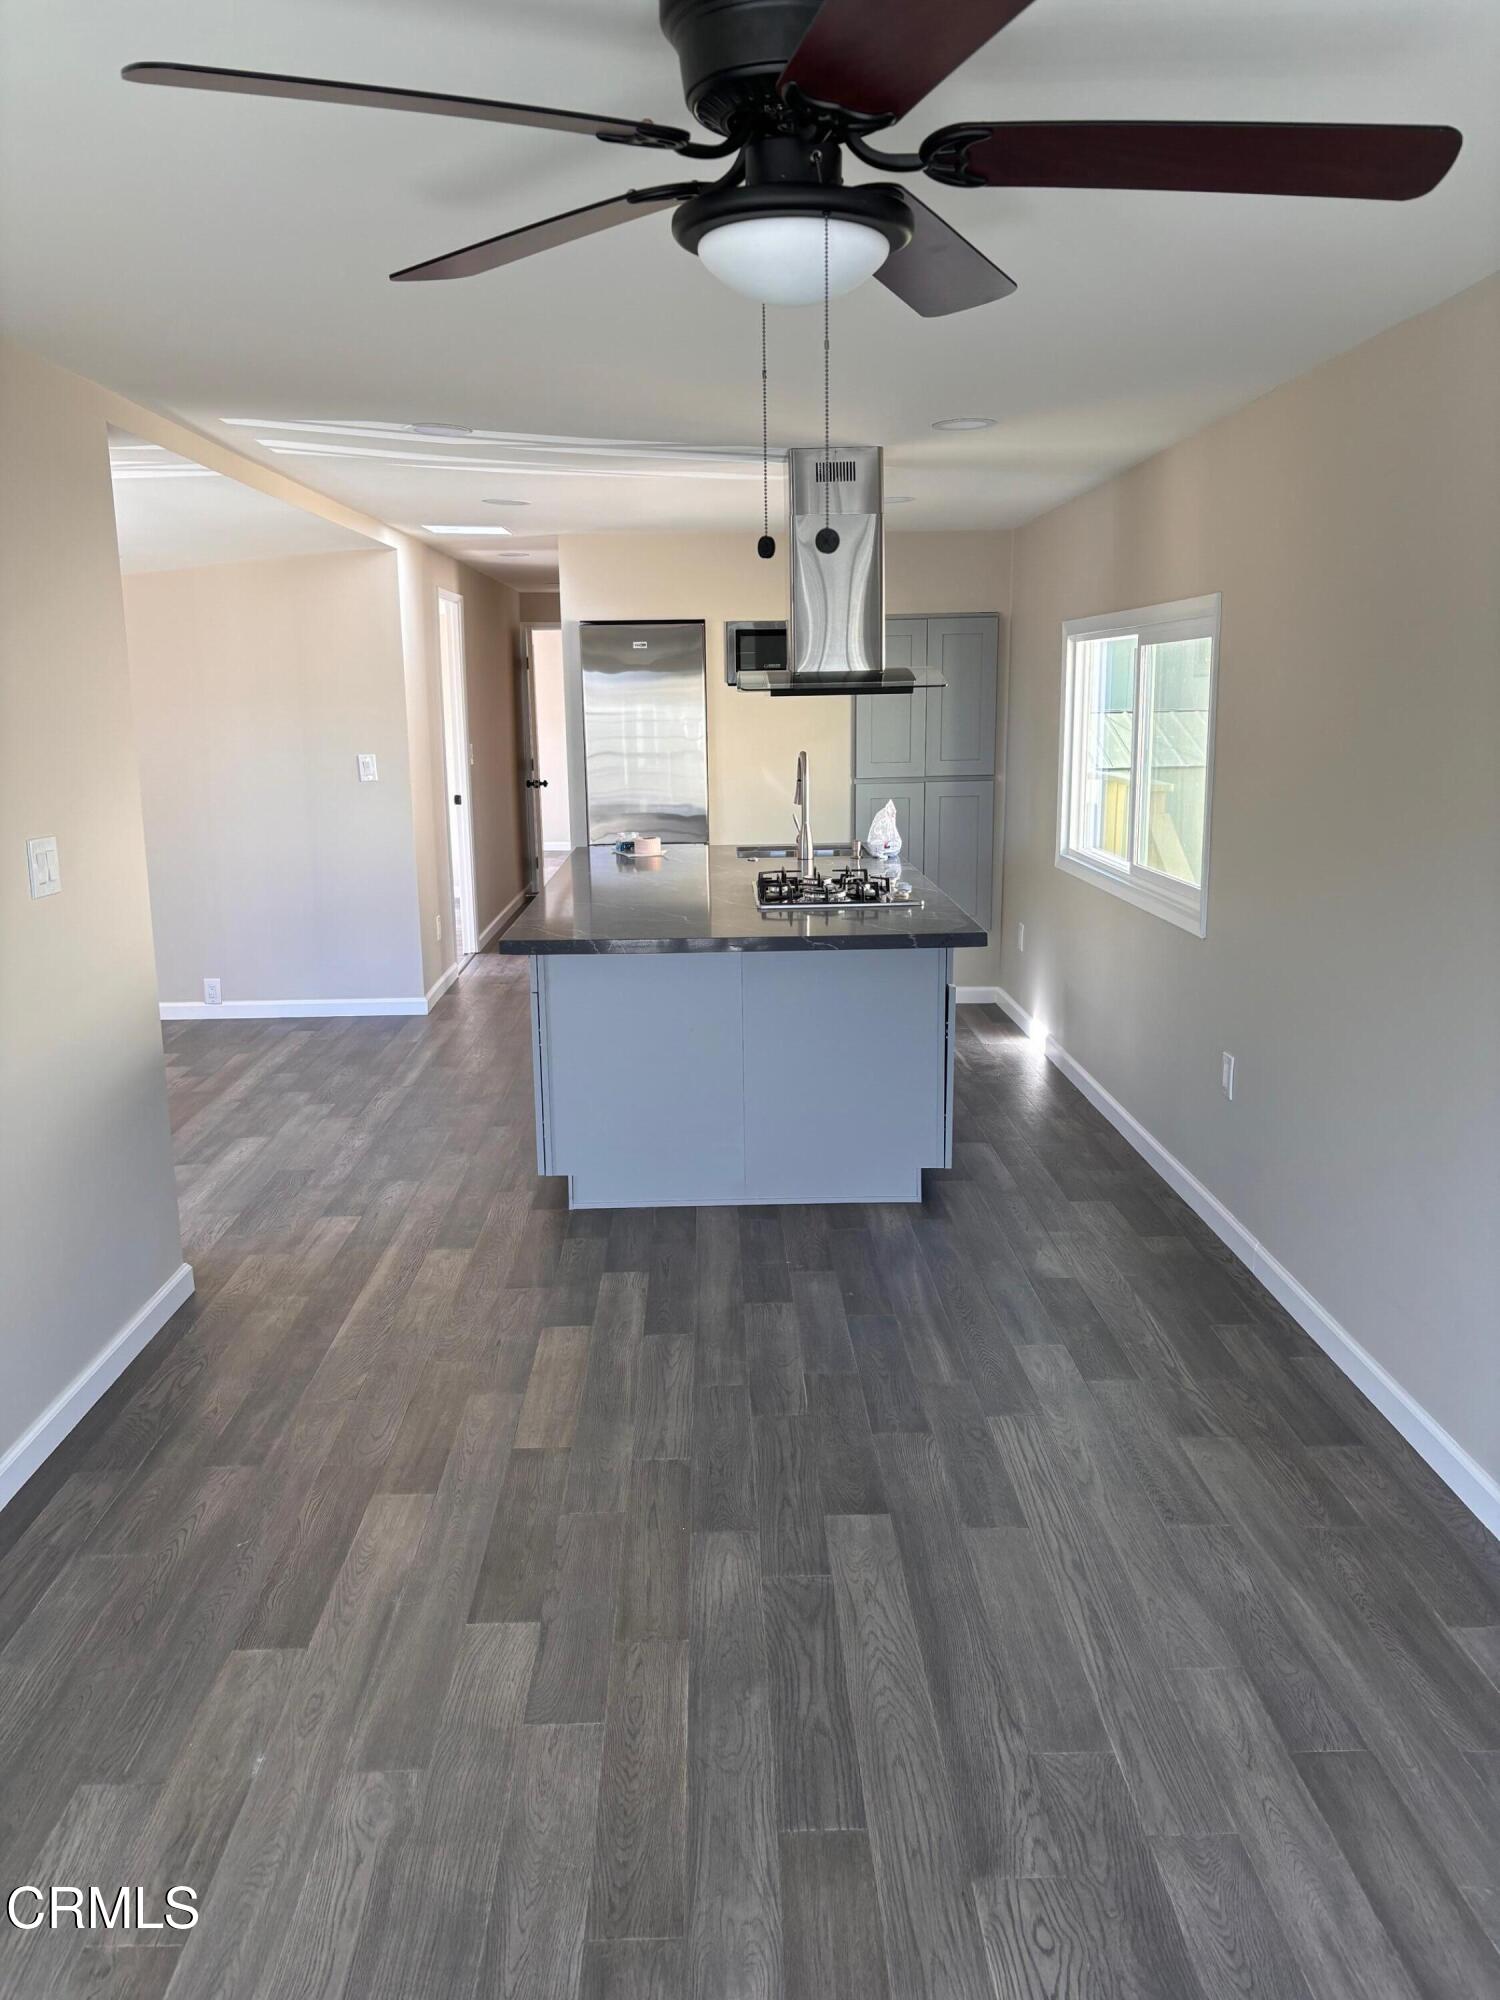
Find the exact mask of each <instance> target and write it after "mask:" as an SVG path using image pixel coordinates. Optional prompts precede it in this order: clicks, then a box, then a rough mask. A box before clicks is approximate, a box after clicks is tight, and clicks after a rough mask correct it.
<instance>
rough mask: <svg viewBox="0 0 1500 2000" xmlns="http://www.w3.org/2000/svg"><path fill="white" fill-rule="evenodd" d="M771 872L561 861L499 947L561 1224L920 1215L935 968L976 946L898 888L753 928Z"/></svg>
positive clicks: (543, 1167) (929, 904) (705, 861)
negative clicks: (505, 957)
mask: <svg viewBox="0 0 1500 2000" xmlns="http://www.w3.org/2000/svg"><path fill="white" fill-rule="evenodd" d="M767 852H769V850H768V851H767ZM768 865H774V864H770V863H768V861H767V859H766V858H764V857H757V856H755V855H752V854H747V853H745V852H743V851H741V850H737V849H735V848H732V847H700V846H688V845H681V846H669V847H666V848H665V849H664V850H663V852H662V854H661V855H660V856H659V857H656V858H652V859H642V860H626V859H624V858H622V857H620V856H618V855H616V854H615V852H614V851H613V849H611V848H608V847H580V848H575V849H574V850H573V853H572V854H571V855H570V856H569V858H568V860H567V861H566V862H564V863H563V865H562V867H561V868H559V869H558V871H557V872H556V873H555V874H554V875H553V876H552V877H551V878H550V879H549V880H548V881H547V882H546V884H545V885H544V886H543V888H542V890H541V893H540V894H539V895H538V896H537V897H536V898H535V900H534V901H533V902H532V903H531V904H530V905H529V906H528V907H527V908H526V909H525V910H524V911H523V912H522V914H521V916H520V917H518V918H517V920H516V921H515V923H514V924H512V925H511V927H510V929H509V930H508V931H507V932H506V933H505V934H504V936H503V937H501V938H500V939H499V941H498V943H497V946H496V949H497V950H498V951H500V952H504V953H510V954H513V955H524V956H525V957H526V958H528V959H529V961H530V971H531V1007H532V1060H533V1066H534V1076H535V1085H536V1133H537V1167H538V1171H539V1172H541V1173H544V1174H566V1175H567V1177H568V1188H569V1204H570V1206H571V1207H574V1208H638V1207H648V1206H649V1207H673V1206H688V1207H696V1206H708V1205H712V1204H718V1203H724V1202H842V1201H920V1200H921V1197H922V1170H923V1168H924V1167H940V1166H946V1165H947V1164H949V1161H950V1159H951V1149H952V1114H953V997H954V996H953V984H952V954H953V952H954V951H955V950H957V949H958V948H960V947H964V946H971V945H982V944H984V943H985V942H986V934H985V932H984V930H983V929H982V928H981V927H980V926H979V925H978V924H976V923H975V922H974V920H973V919H972V918H971V917H969V916H967V915H966V914H965V913H964V912H963V911H962V910H960V909H959V908H958V906H957V905H956V904H955V903H953V902H952V901H951V900H950V899H949V898H948V897H946V896H945V895H943V893H942V891H941V890H940V889H938V888H937V887H936V885H935V884H934V883H932V882H929V881H928V880H927V879H926V877H925V876H922V875H919V874H916V873H915V872H914V871H912V870H906V871H904V873H903V875H902V878H901V879H902V881H903V883H904V884H906V885H909V887H910V890H911V897H910V900H909V901H907V902H896V903H883V904H878V905H868V906H858V905H851V906H849V907H845V908H841V909H838V910H833V911H827V912H824V911H818V912H804V911H801V910H797V909H778V910H771V911H763V910H761V909H759V908H758V907H757V904H756V876H757V873H758V872H759V870H760V869H762V868H765V867H766V866H768Z"/></svg>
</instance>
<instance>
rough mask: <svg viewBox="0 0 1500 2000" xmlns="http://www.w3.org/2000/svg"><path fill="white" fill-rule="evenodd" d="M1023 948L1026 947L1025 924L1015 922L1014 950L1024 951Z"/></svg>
mask: <svg viewBox="0 0 1500 2000" xmlns="http://www.w3.org/2000/svg"><path fill="white" fill-rule="evenodd" d="M1025 949H1026V926H1025V925H1024V924H1017V925H1016V950H1017V951H1024V950H1025Z"/></svg>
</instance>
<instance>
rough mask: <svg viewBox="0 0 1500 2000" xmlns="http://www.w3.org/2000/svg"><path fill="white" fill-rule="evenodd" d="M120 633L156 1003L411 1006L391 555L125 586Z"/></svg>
mask: <svg viewBox="0 0 1500 2000" xmlns="http://www.w3.org/2000/svg"><path fill="white" fill-rule="evenodd" d="M125 622H126V632H127V636H128V639H129V645H130V665H131V685H132V693H133V697H134V708H135V721H136V739H137V743H138V745H139V751H140V760H141V787H142V796H143V800H144V807H145V822H146V847H147V855H148V859H149V865H150V876H151V912H152V919H153V923H154V926H155V936H156V964H157V975H158V980H159V985H160V992H161V998H162V999H163V1000H164V1001H193V1002H201V1000H202V998H203V979H204V977H205V975H211V976H214V977H217V978H219V979H220V980H221V981H222V986H223V997H224V999H225V1001H226V1002H233V1001H243V1000H259V1001H270V1000H336V999H367V1000H377V999H390V998H405V999H414V998H419V997H420V995H421V993H422V991H423V986H422V978H421V973H422V965H421V954H420V952H419V950H418V929H417V923H418V919H417V888H416V862H415V853H414V844H413V829H412V806H411V789H410V777H409V772H408V768H407V754H406V707H405V692H404V685H403V677H402V675H403V663H402V651H401V619H400V605H399V601H398V596H397V587H396V557H395V554H394V553H393V552H391V551H388V550H375V551H371V552H370V553H368V554H366V553H362V552H361V553H353V552H351V553H349V554H343V555H317V556H293V557H287V558H283V559H281V560H277V561H270V562H238V563H221V564H215V565H212V566H209V567H205V568H201V569H185V570H163V571H156V572H152V573H150V574H145V575H138V576H130V577H127V578H126V579H125ZM365 750H368V751H373V752H374V753H375V756H376V758H377V760H378V769H379V774H380V775H379V780H378V782H377V783H375V784H361V783H360V781H359V777H358V773H357V769H356V763H355V759H356V756H357V754H358V753H359V752H360V751H365Z"/></svg>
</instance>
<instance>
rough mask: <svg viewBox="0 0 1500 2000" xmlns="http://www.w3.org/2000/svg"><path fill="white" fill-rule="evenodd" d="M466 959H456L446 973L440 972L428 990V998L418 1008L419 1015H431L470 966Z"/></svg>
mask: <svg viewBox="0 0 1500 2000" xmlns="http://www.w3.org/2000/svg"><path fill="white" fill-rule="evenodd" d="M468 962H469V961H468V960H467V959H466V958H456V959H455V960H454V961H453V963H452V965H450V966H449V967H448V970H447V971H446V972H440V973H439V974H438V976H437V978H436V979H435V980H434V981H433V982H432V984H431V985H430V986H429V987H428V989H427V998H426V999H425V1000H424V1001H422V1002H421V1004H420V1005H419V1006H418V1008H417V1010H416V1011H417V1012H418V1013H419V1014H430V1013H431V1012H432V1010H433V1008H434V1007H435V1006H436V1005H437V1003H438V1002H439V1000H441V999H442V997H443V995H444V994H445V993H446V992H447V991H448V988H449V987H450V986H451V985H452V984H453V982H454V980H455V979H457V977H458V975H459V974H460V973H461V972H462V971H463V969H464V967H465V966H466V965H467V964H468Z"/></svg>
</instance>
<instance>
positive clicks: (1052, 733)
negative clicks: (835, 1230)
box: [1000, 279, 1500, 1475]
mask: <svg viewBox="0 0 1500 2000" xmlns="http://www.w3.org/2000/svg"><path fill="white" fill-rule="evenodd" d="M1497 439H1500V279H1492V280H1490V281H1489V282H1487V283H1486V284H1484V285H1481V286H1479V287H1477V288H1476V289H1474V290H1472V291H1470V292H1467V293H1465V294H1464V295H1462V296H1461V297H1459V298H1457V299H1455V300H1452V301H1450V302H1449V303H1448V304H1446V305H1443V306H1440V307H1438V308H1437V309H1436V310H1435V311H1432V312H1429V313H1426V314H1424V315H1422V316H1421V317H1420V318H1417V319H1414V320H1411V321H1408V322H1407V323H1406V324H1405V325H1402V326H1399V327H1396V328H1394V329H1393V330H1391V331H1390V332H1388V333H1385V334H1382V335H1380V336H1379V337H1378V338H1377V339H1374V340H1372V341H1369V342H1368V343H1366V344H1365V345H1364V346H1362V347H1359V348H1356V349H1355V350H1354V351H1353V352H1352V353H1349V354H1346V355H1344V356H1342V357H1340V358H1339V359H1338V360H1336V361H1333V362H1331V363H1329V364H1328V365H1327V366H1325V367H1323V368H1320V369H1318V370H1317V371H1315V372H1314V373H1313V374H1311V375H1308V376H1305V377H1304V378H1302V379H1301V380H1299V381H1297V382H1294V383H1291V384H1289V385H1287V386H1286V387H1284V388H1282V389H1279V390H1277V391H1276V392H1275V393H1273V394H1271V395H1269V396H1267V397H1265V398H1264V399H1263V400H1262V401H1260V402H1258V403H1255V404H1252V405H1251V406H1250V407H1249V408H1247V409H1245V410H1242V411H1240V412H1239V413H1238V414H1236V415H1235V416H1232V417H1230V418H1228V419H1227V420H1225V421H1224V422H1222V423H1219V424H1216V425H1214V426H1213V427H1212V428H1210V429H1209V430H1206V431H1204V432H1202V433H1200V434H1199V435H1198V436H1197V437H1194V438H1192V439H1190V440H1188V441H1187V442H1186V443H1184V444H1181V445H1178V446H1176V447H1175V448H1174V449H1172V450H1170V451H1167V452H1164V453H1163V454H1162V455H1161V456H1159V457H1157V458H1155V459H1152V460H1151V461H1149V462H1148V463H1147V464H1145V465H1143V466H1140V467H1139V468H1137V469H1136V470H1135V471H1133V472H1131V473H1128V474H1126V475H1125V476H1124V477H1122V478H1120V479H1117V480H1114V481H1112V482H1111V483H1110V484H1108V485H1107V486H1104V487H1101V488H1100V489H1098V490H1097V491H1095V492H1093V493H1090V494H1087V495H1086V496H1084V497H1083V498H1082V499H1080V500H1077V501H1075V502H1073V503H1072V504H1071V505H1069V506H1067V507H1064V508H1061V509H1059V510H1058V511H1057V512H1055V513H1052V514H1049V515H1047V516H1045V517H1044V518H1042V519H1041V520H1038V521H1035V522H1033V523H1031V524H1030V525H1029V526H1027V527H1026V528H1024V529H1022V530H1021V531H1020V533H1019V537H1018V541H1017V548H1016V593H1015V606H1014V620H1013V627H1012V642H1011V685H1010V731H1009V770H1010V790H1009V812H1008V815H1007V820H1006V864H1005V885H1004V909H1005V925H1004V936H1003V940H1002V955H1001V960H1000V978H1001V981H1002V983H1003V985H1004V986H1005V987H1006V989H1007V990H1008V991H1009V992H1010V993H1011V994H1013V995H1014V996H1015V998H1016V999H1017V1000H1019V1001H1020V1002H1021V1003H1022V1004H1023V1006H1025V1007H1026V1008H1028V1009H1030V1010H1032V1011H1034V1012H1036V1013H1038V1014H1040V1015H1041V1016H1042V1017H1043V1018H1044V1019H1045V1021H1046V1023H1047V1024H1048V1026H1049V1027H1050V1029H1051V1030H1052V1032H1053V1034H1055V1035H1056V1036H1057V1038H1058V1039H1059V1040H1060V1041H1061V1042H1062V1044H1063V1045H1064V1047H1065V1048H1066V1049H1067V1050H1068V1051H1069V1052H1070V1053H1071V1054H1072V1055H1073V1056H1074V1057H1075V1058H1076V1059H1077V1060H1078V1061H1079V1062H1080V1063H1082V1064H1083V1066H1084V1067H1085V1068H1086V1069H1088V1070H1089V1071H1091V1072H1092V1073H1093V1075H1094V1076H1095V1077H1097V1078H1098V1079H1099V1080H1100V1082H1102V1083H1103V1084H1104V1085H1105V1087H1106V1088H1107V1089H1108V1090H1110V1091H1111V1092H1113V1094H1114V1095H1115V1096H1116V1097H1117V1098H1118V1099H1119V1100H1120V1101H1121V1102H1122V1103H1123V1104H1124V1105H1125V1106H1126V1108H1127V1109H1128V1110H1129V1111H1131V1112H1132V1113H1134V1115H1135V1116H1136V1117H1137V1118H1138V1119H1139V1120H1140V1121H1141V1122H1142V1123H1143V1124H1144V1125H1145V1126H1146V1127H1147V1128H1148V1129H1149V1130H1150V1131H1151V1132H1153V1133H1154V1134H1155V1135H1156V1137H1157V1138H1158V1139H1159V1140H1160V1141H1161V1142H1162V1143H1163V1144H1164V1145H1165V1146H1167V1147H1168V1148H1169V1149H1170V1150H1171V1151H1172V1152H1173V1153H1175V1154H1176V1155H1177V1156H1178V1158H1179V1159H1181V1160H1182V1161H1183V1162H1184V1163H1185V1164H1186V1165H1187V1166H1188V1168H1189V1169H1190V1170H1191V1171H1192V1172H1193V1173H1194V1174H1196V1175H1197V1176H1198V1178H1199V1179H1200V1180H1201V1181H1203V1182H1204V1183H1206V1185H1207V1186H1208V1187H1209V1188H1210V1189H1211V1190H1212V1192H1213V1193H1214V1194H1215V1195H1217V1196H1218V1198H1219V1199H1220V1200H1221V1201H1223V1202H1224V1203H1225V1204H1227V1206H1228V1207H1229V1209H1230V1210H1231V1211H1233V1213H1234V1214H1235V1215H1237V1216H1238V1217H1239V1219H1240V1220H1241V1222H1242V1223H1244V1225H1245V1226H1246V1227H1247V1228H1248V1229H1249V1230H1250V1231H1251V1232H1252V1233H1253V1234H1254V1236H1256V1237H1257V1238H1258V1239H1259V1240H1260V1241H1261V1242H1262V1243H1263V1244H1264V1245H1265V1246H1266V1248H1267V1249H1268V1250H1269V1251H1270V1252H1271V1254H1272V1255H1273V1256H1274V1257H1276V1258H1277V1259H1279V1260H1280V1262H1281V1263H1282V1264H1284V1265H1285V1266H1286V1267H1287V1268H1288V1269H1289V1270H1290V1271H1291V1272H1292V1273H1293V1274H1294V1276H1295V1277H1296V1278H1297V1279H1298V1280H1299V1281H1300V1282H1301V1284H1302V1285H1304V1286H1305V1287H1306V1288H1307V1289H1308V1290H1309V1291H1310V1292H1311V1293H1312V1294H1313V1295H1314V1297H1315V1298H1317V1299H1318V1300H1319V1301H1320V1302H1321V1304H1322V1306H1323V1307H1324V1308H1325V1309H1326V1311H1328V1312H1329V1313H1331V1314H1332V1315H1333V1316H1334V1317H1335V1318H1336V1319H1337V1320H1338V1321H1339V1322H1340V1323H1341V1324H1342V1325H1343V1326H1344V1327H1345V1328H1347V1329H1348V1331H1349V1332H1350V1333H1351V1334H1352V1335H1353V1336H1354V1338H1355V1339H1356V1340H1357V1341H1359V1342H1361V1343H1362V1344H1363V1346H1364V1347H1365V1348H1366V1349H1367V1350H1368V1351H1369V1352H1370V1353H1371V1354H1372V1355H1373V1356H1374V1357H1375V1359H1376V1360H1377V1361H1378V1362H1379V1363H1381V1364H1382V1365H1383V1366H1384V1367H1385V1368H1386V1369H1387V1370H1388V1371H1389V1372H1390V1374H1391V1375H1393V1376H1394V1377H1395V1378H1396V1380H1397V1381H1398V1382H1399V1383H1400V1384H1401V1385H1402V1386H1403V1387H1404V1389H1405V1390H1406V1391H1407V1392H1408V1393H1409V1394H1410V1395H1411V1396H1413V1397H1415V1399H1416V1400H1417V1402H1418V1403H1420V1404H1421V1405H1423V1406H1424V1407H1425V1409H1426V1410H1427V1411H1428V1412H1430V1414H1431V1415H1432V1416H1433V1417H1434V1418H1435V1419H1436V1420H1437V1422H1438V1423H1439V1424H1440V1425H1442V1426H1444V1427H1446V1429H1447V1430H1448V1431H1449V1432H1450V1433H1451V1434H1452V1435H1453V1436H1454V1437H1455V1438H1457V1439H1458V1440H1459V1442H1460V1444H1462V1445H1463V1446H1464V1447H1466V1449H1467V1450H1468V1451H1469V1452H1470V1453H1471V1454H1472V1455H1473V1456H1474V1457H1475V1458H1476V1459H1477V1460H1479V1461H1480V1463H1481V1464H1483V1465H1484V1466H1486V1467H1487V1468H1488V1469H1489V1471H1490V1472H1491V1474H1497V1475H1500V1365H1497V1338H1500V1335H1497V1328H1500V1257H1497V1238H1496V1218H1497V1215H1500V1142H1497V1106H1500V998H1497V996H1500V813H1497V800H1500V453H1497ZM1207 591H1220V592H1222V594H1223V630H1222V642H1221V648H1222V649H1221V664H1220V686H1219V699H1218V723H1217V744H1216V773H1215V793H1214V800H1213V865H1212V878H1211V884H1210V894H1209V910H1208V935H1207V937H1206V938H1204V939H1201V940H1200V939H1197V938H1193V937H1190V936H1188V935H1187V934H1186V933H1184V932H1183V931H1180V930H1177V929H1175V928H1173V927H1172V926H1171V925H1169V924H1166V923H1164V922H1162V921H1160V920H1159V919H1157V918H1154V917H1151V916H1148V915H1146V914H1144V913H1142V912H1140V911H1138V910H1135V909H1133V908H1131V907H1129V906H1128V905H1126V904H1124V903H1121V902H1118V901H1116V900H1114V899H1112V898H1110V897H1109V896H1107V895H1105V894H1103V893H1101V892H1100V891H1099V890H1097V889H1094V888H1092V887H1090V886H1089V885H1087V884H1085V883H1082V882H1079V881H1076V880H1074V879H1072V878H1071V877H1069V876H1067V875H1064V874H1062V873H1061V872H1060V871H1059V870H1058V869H1057V868H1056V867H1055V866H1054V864H1053V853H1054V843H1055V836H1056V814H1057V762H1058V703H1059V688H1060V655H1061V633H1060V628H1061V625H1062V621H1063V620H1064V619H1065V618H1069V617H1075V616H1081V615H1084V614H1087V613H1092V612H1105V611H1110V610H1115V609H1128V608H1130V607H1133V606H1137V605H1145V604H1151V603H1154V602H1161V601H1164V600H1167V599H1172V598H1180V597H1189V596H1194V595H1197V594H1199V593H1202V592H1207ZM1017 921H1024V923H1025V925H1026V950H1025V953H1024V954H1020V953H1018V952H1017V951H1016V948H1015V926H1016V923H1017ZM1225 1049H1228V1050H1231V1051H1233V1053H1234V1054H1235V1056H1236V1057H1237V1069H1236V1090H1235V1101H1234V1103H1233V1104H1230V1103H1229V1102H1228V1101H1227V1100H1226V1099H1225V1098H1224V1097H1223V1095H1222V1094H1221V1091H1220V1087H1219V1059H1220V1053H1221V1051H1223V1050H1225Z"/></svg>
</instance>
